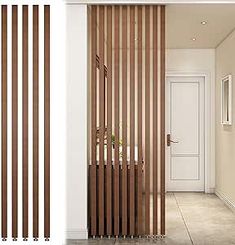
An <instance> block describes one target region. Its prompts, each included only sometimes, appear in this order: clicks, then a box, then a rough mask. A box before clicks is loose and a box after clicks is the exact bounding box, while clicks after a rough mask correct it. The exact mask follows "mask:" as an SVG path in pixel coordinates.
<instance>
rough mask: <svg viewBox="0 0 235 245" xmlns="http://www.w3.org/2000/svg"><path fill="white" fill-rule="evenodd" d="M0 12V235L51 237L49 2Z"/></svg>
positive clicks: (28, 237)
mask: <svg viewBox="0 0 235 245" xmlns="http://www.w3.org/2000/svg"><path fill="white" fill-rule="evenodd" d="M0 15H1V24H0V28H1V32H0V33H1V68H0V71H1V111H2V113H1V138H2V140H1V237H2V240H3V241H6V240H7V239H10V238H12V239H13V240H14V241H16V240H17V239H20V238H22V239H23V240H29V241H31V240H30V239H34V240H35V241H37V240H38V239H39V238H45V240H49V237H50V6H48V5H45V6H37V5H34V6H28V5H23V6H22V5H20V6H18V5H13V6H10V5H2V6H1V13H0ZM43 74H44V75H43ZM39 214H40V216H39ZM43 214H44V215H43ZM40 217H41V218H40Z"/></svg>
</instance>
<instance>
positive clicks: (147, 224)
mask: <svg viewBox="0 0 235 245" xmlns="http://www.w3.org/2000/svg"><path fill="white" fill-rule="evenodd" d="M149 74H150V7H149V6H145V234H146V235H149V234H150V149H149V148H150V75H149Z"/></svg>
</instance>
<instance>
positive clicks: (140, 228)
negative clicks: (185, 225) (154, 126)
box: [137, 6, 143, 236]
mask: <svg viewBox="0 0 235 245" xmlns="http://www.w3.org/2000/svg"><path fill="white" fill-rule="evenodd" d="M142 8H143V7H142V6H138V10H137V16H138V20H137V22H138V38H137V39H138V49H137V55H138V58H137V69H138V71H137V74H138V75H137V76H138V77H137V79H138V95H137V96H138V102H137V103H138V104H137V108H138V187H137V223H138V231H137V233H138V235H140V236H141V235H142V234H143V217H142V216H143V212H142V209H143V203H142V202H143V198H142V195H143V190H142V186H143V185H142V159H143V142H142V127H143V123H142V121H143V118H142V68H143V67H142Z"/></svg>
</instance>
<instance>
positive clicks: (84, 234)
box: [66, 229, 88, 239]
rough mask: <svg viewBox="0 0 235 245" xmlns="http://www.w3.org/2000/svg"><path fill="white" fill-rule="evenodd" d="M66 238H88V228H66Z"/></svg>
mask: <svg viewBox="0 0 235 245" xmlns="http://www.w3.org/2000/svg"><path fill="white" fill-rule="evenodd" d="M66 239H88V230H87V229H80V230H75V229H74V230H67V231H66Z"/></svg>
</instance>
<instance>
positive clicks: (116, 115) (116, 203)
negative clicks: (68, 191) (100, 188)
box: [114, 6, 120, 236]
mask: <svg viewBox="0 0 235 245" xmlns="http://www.w3.org/2000/svg"><path fill="white" fill-rule="evenodd" d="M119 8H120V7H119V6H115V7H114V10H115V13H114V120H115V121H114V134H115V143H114V148H115V153H114V235H115V236H118V235H119V14H120V10H119Z"/></svg>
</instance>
